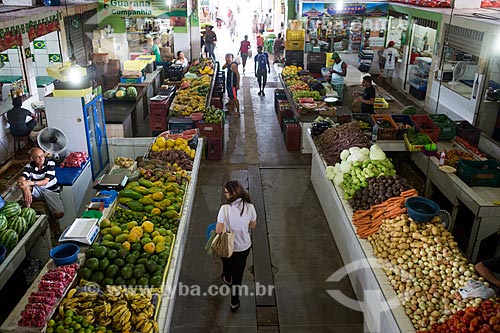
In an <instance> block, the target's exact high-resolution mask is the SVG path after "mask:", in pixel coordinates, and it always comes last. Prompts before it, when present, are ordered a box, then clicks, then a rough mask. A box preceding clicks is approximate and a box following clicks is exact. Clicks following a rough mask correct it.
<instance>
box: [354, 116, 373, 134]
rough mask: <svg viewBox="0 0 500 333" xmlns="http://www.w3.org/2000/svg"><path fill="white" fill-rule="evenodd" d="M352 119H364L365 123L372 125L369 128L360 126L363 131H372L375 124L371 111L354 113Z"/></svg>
mask: <svg viewBox="0 0 500 333" xmlns="http://www.w3.org/2000/svg"><path fill="white" fill-rule="evenodd" d="M352 120H353V121H364V122H365V123H368V124H369V125H370V127H368V128H360V129H361V130H362V131H363V132H370V133H371V132H372V129H373V125H375V123H374V122H373V118H372V115H371V114H369V113H353V114H352Z"/></svg>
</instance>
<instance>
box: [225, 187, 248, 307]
mask: <svg viewBox="0 0 500 333" xmlns="http://www.w3.org/2000/svg"><path fill="white" fill-rule="evenodd" d="M224 196H225V198H226V202H227V204H226V205H223V206H222V207H221V208H220V210H219V214H218V216H217V227H216V232H217V233H218V234H220V233H222V231H223V230H224V228H225V229H226V230H228V231H229V230H230V231H231V232H232V233H233V234H234V251H233V254H232V255H231V257H229V258H221V259H222V275H221V279H222V282H223V283H224V284H226V285H228V286H230V287H231V311H233V312H234V311H236V310H237V309H238V308H239V307H240V296H241V289H242V288H241V282H242V280H243V273H244V272H245V266H246V264H247V257H248V254H249V253H250V247H251V246H252V240H251V238H250V231H249V228H251V229H254V228H255V226H256V225H257V213H256V212H255V207H254V205H253V204H252V200H251V199H250V195H249V194H248V192H247V191H246V190H245V189H244V188H243V186H242V185H241V184H240V182H239V181H237V180H230V181H228V182H227V183H226V185H225V186H224Z"/></svg>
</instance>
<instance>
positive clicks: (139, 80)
mask: <svg viewBox="0 0 500 333" xmlns="http://www.w3.org/2000/svg"><path fill="white" fill-rule="evenodd" d="M144 80H146V77H145V76H141V77H139V78H130V77H120V82H121V83H144Z"/></svg>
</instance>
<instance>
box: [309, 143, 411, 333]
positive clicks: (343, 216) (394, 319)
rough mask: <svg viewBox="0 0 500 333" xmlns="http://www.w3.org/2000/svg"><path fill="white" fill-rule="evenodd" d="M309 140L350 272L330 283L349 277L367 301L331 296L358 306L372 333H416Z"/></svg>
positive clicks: (323, 199)
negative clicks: (358, 235)
mask: <svg viewBox="0 0 500 333" xmlns="http://www.w3.org/2000/svg"><path fill="white" fill-rule="evenodd" d="M308 140H309V144H310V145H311V147H312V150H313V152H312V165H311V182H312V184H313V186H314V190H315V192H316V195H317V196H318V199H319V201H320V204H321V206H322V208H323V211H324V213H325V216H326V218H327V220H328V225H329V226H330V230H331V232H332V235H333V238H334V239H335V243H336V244H337V247H338V249H339V251H340V255H341V257H342V260H343V262H344V264H345V265H346V266H345V268H346V272H340V271H337V272H335V273H334V274H333V275H332V276H330V278H329V279H328V281H331V282H336V281H339V280H340V279H342V278H343V277H344V276H345V275H346V274H347V275H348V276H349V280H350V282H351V284H352V287H353V289H354V292H355V293H356V296H357V299H359V300H364V301H359V303H358V301H356V300H352V299H348V298H347V297H346V296H345V295H342V294H337V293H335V294H332V291H329V293H330V295H332V296H333V297H334V298H335V299H337V300H339V301H341V299H344V300H345V301H346V302H348V301H350V302H356V304H357V305H358V306H359V307H360V311H363V315H364V319H365V330H366V329H367V330H368V331H369V332H401V333H410V332H412V333H414V332H415V329H414V327H413V324H412V323H411V321H410V319H409V318H408V316H407V315H406V314H405V312H404V310H403V308H402V307H401V306H400V305H399V301H398V297H397V295H396V293H395V291H394V289H393V288H392V286H391V284H390V282H389V280H388V279H387V277H386V275H385V273H384V271H383V270H382V268H381V267H380V265H379V264H378V261H377V258H376V257H375V255H374V254H373V249H372V247H371V244H370V243H369V241H367V240H364V239H359V238H358V237H357V236H356V232H355V230H354V226H353V224H352V221H351V218H352V213H353V212H352V209H351V207H350V205H349V204H348V203H347V201H346V200H344V199H342V190H341V189H340V188H338V187H336V186H334V185H333V183H332V182H331V181H330V180H329V179H328V178H327V176H326V172H325V164H324V162H323V160H322V159H321V156H320V155H319V153H318V150H317V149H316V146H315V145H314V142H313V141H312V138H311V136H310V135H309V136H308ZM334 292H335V291H334ZM362 302H363V303H362Z"/></svg>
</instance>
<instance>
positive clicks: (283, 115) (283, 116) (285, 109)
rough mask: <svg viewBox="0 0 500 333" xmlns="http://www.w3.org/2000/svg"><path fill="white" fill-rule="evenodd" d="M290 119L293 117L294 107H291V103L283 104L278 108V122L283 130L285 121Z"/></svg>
mask: <svg viewBox="0 0 500 333" xmlns="http://www.w3.org/2000/svg"><path fill="white" fill-rule="evenodd" d="M289 119H293V112H292V109H290V105H288V104H286V105H284V104H281V105H280V107H279V110H278V123H279V124H280V128H281V130H282V131H283V130H284V129H285V128H284V124H285V121H286V120H289Z"/></svg>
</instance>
